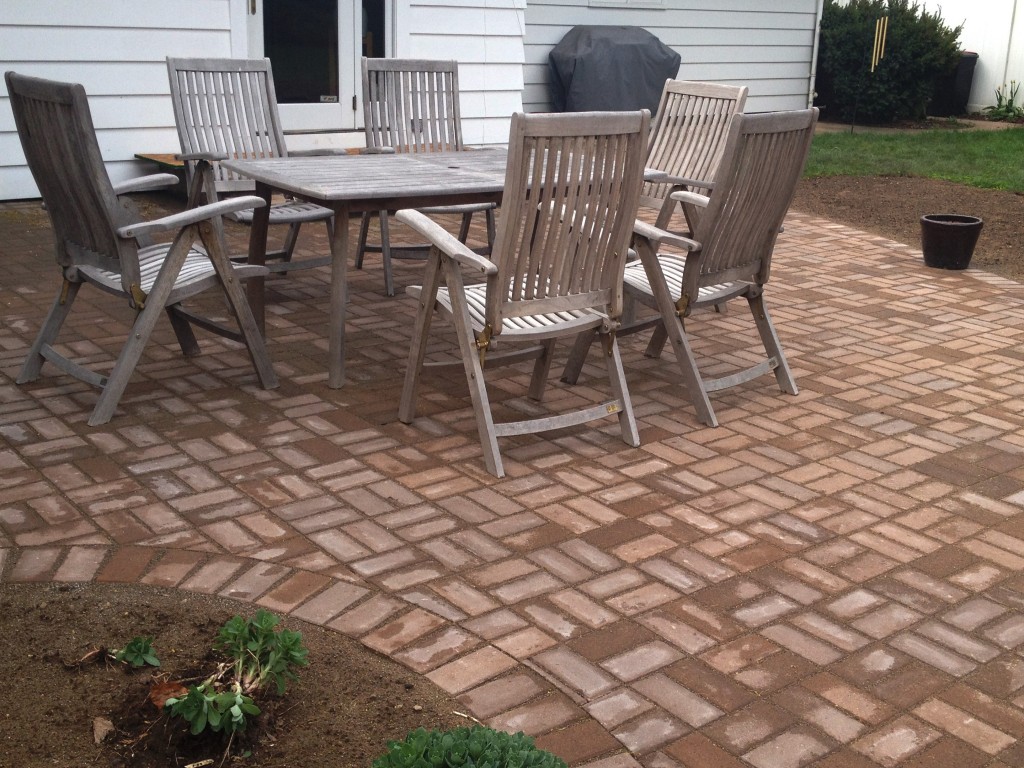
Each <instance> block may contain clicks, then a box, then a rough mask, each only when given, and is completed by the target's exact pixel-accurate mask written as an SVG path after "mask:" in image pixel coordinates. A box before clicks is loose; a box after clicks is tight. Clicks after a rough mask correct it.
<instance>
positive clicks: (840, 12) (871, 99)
mask: <svg viewBox="0 0 1024 768" xmlns="http://www.w3.org/2000/svg"><path fill="white" fill-rule="evenodd" d="M886 13H888V16H889V23H888V31H887V34H886V42H885V57H884V58H882V59H881V60H880V61H879V62H878V65H877V66H876V67H875V71H874V72H872V71H871V57H872V52H873V49H874V42H875V24H876V21H877V20H878V19H879V18H881V17H882V16H884V15H886ZM962 26H963V25H960V26H957V27H954V28H950V27H948V26H946V25H945V24H944V23H943V21H942V17H941V16H940V15H939V14H937V13H930V12H928V11H927V10H924V9H922V8H921V7H920V6H919V5H918V4H917V3H916V2H913V0H888V2H886V0H850V2H849V4H848V5H840V2H839V0H825V7H824V12H823V14H822V19H821V38H820V41H819V51H818V61H819V64H818V73H817V77H816V80H815V89H816V90H817V92H818V103H819V105H820V106H821V107H822V108H823V111H824V113H825V114H826V115H827V116H828V117H832V118H836V119H839V120H842V121H844V122H859V123H876V124H879V123H892V122H895V121H898V120H906V119H914V120H918V119H924V117H925V115H926V109H927V107H928V101H929V100H930V99H931V97H932V94H933V93H934V92H935V86H936V83H937V82H938V81H940V80H941V79H943V78H946V77H948V76H949V75H951V74H952V73H953V71H954V70H955V69H956V66H957V64H958V63H959V62H960V46H959V42H958V41H959V38H960V31H961V29H962Z"/></svg>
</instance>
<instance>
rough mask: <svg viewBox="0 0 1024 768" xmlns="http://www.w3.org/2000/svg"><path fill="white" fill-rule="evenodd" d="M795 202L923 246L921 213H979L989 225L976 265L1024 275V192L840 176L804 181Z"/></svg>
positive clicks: (976, 254) (1007, 274) (816, 212)
mask: <svg viewBox="0 0 1024 768" xmlns="http://www.w3.org/2000/svg"><path fill="white" fill-rule="evenodd" d="M792 208H793V210H796V211H802V212H804V213H810V214H813V215H815V216H821V217H824V218H827V219H831V220H832V221H836V222H840V223H843V224H848V225H850V226H852V227H855V228H857V229H860V230H863V231H865V232H871V233H873V234H877V235H881V236H883V237H887V238H889V239H891V240H896V241H898V242H901V243H905V244H907V245H910V246H912V247H914V248H920V247H921V225H920V221H921V216H923V215H925V214H928V213H959V214H967V215H969V216H978V217H979V218H981V219H982V221H983V222H984V225H983V227H982V231H981V237H980V238H979V239H978V245H977V247H976V249H975V251H974V258H973V259H972V260H971V268H972V269H983V270H986V271H988V272H994V273H996V274H999V275H1002V276H1003V277H1008V278H1011V279H1014V280H1024V246H1022V245H1021V226H1022V223H1024V195H1019V194H1016V193H1014V192H1005V191H1002V190H996V189H977V188H975V187H966V186H963V185H962V184H954V183H952V182H948V181H938V180H935V179H914V178H906V177H901V176H868V177H863V178H850V177H847V176H834V177H826V178H816V179H804V180H803V181H801V182H800V185H799V187H798V188H797V193H796V198H795V199H794V201H793V205H792Z"/></svg>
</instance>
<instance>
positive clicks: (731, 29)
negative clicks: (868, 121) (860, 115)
mask: <svg viewBox="0 0 1024 768" xmlns="http://www.w3.org/2000/svg"><path fill="white" fill-rule="evenodd" d="M626 4H627V3H626V2H622V3H621V5H619V6H618V7H616V6H605V7H596V6H593V5H592V4H591V3H590V2H589V0H529V3H528V5H527V10H526V68H525V80H526V88H525V92H524V94H523V103H524V106H525V108H526V110H527V111H545V110H549V109H551V97H550V93H549V67H548V52H549V51H550V50H551V49H552V48H553V47H554V46H555V45H556V44H557V43H558V42H559V41H560V40H561V39H562V37H563V36H564V35H565V33H566V32H568V31H569V30H570V29H571V28H572V27H574V26H575V25H577V24H605V25H627V26H638V27H644V28H645V29H647V30H648V31H649V32H651V33H652V34H654V35H655V36H657V37H658V38H659V39H660V40H661V41H662V42H663V43H665V44H666V45H668V46H669V47H671V48H673V49H674V50H675V51H677V52H678V53H679V54H680V56H682V63H681V64H680V67H679V74H678V77H679V78H681V79H684V80H708V81H714V82H721V83H729V84H734V85H746V86H748V87H749V88H750V96H749V97H748V99H747V107H746V108H747V110H748V111H751V112H764V111H770V110H777V109H803V108H804V107H807V106H808V104H809V103H810V93H811V90H812V84H813V78H812V71H813V66H814V58H815V57H814V54H815V50H816V41H817V27H818V20H819V17H820V7H821V0H772V2H770V3H769V2H765V1H764V0H660V1H659V0H654V1H653V2H651V1H650V0H648V2H645V3H637V4H636V5H635V7H632V8H627V7H624V6H625V5H626Z"/></svg>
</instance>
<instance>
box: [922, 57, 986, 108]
mask: <svg viewBox="0 0 1024 768" xmlns="http://www.w3.org/2000/svg"><path fill="white" fill-rule="evenodd" d="M977 63H978V54H976V53H974V52H973V51H961V52H960V61H959V63H958V64H957V65H956V69H955V70H953V72H952V73H950V74H949V75H947V76H946V77H944V78H942V79H941V80H939V81H938V82H937V83H936V84H935V92H934V93H933V94H932V100H931V101H930V102H929V103H928V114H929V115H931V116H932V117H956V116H958V115H962V114H964V113H966V112H967V101H968V99H970V98H971V86H973V85H974V67H975V65H976V64H977Z"/></svg>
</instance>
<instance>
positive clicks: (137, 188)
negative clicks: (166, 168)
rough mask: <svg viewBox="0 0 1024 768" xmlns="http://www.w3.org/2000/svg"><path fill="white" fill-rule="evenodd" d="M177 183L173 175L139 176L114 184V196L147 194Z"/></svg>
mask: <svg viewBox="0 0 1024 768" xmlns="http://www.w3.org/2000/svg"><path fill="white" fill-rule="evenodd" d="M177 183H178V177H177V176H175V175H174V174H173V173H152V174H150V175H149V176H139V177H137V178H134V179H127V180H125V181H122V182H119V183H117V184H115V185H114V194H115V195H125V194H128V193H129V192H148V191H149V190H151V189H163V188H164V187H171V186H174V185H175V184H177Z"/></svg>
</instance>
